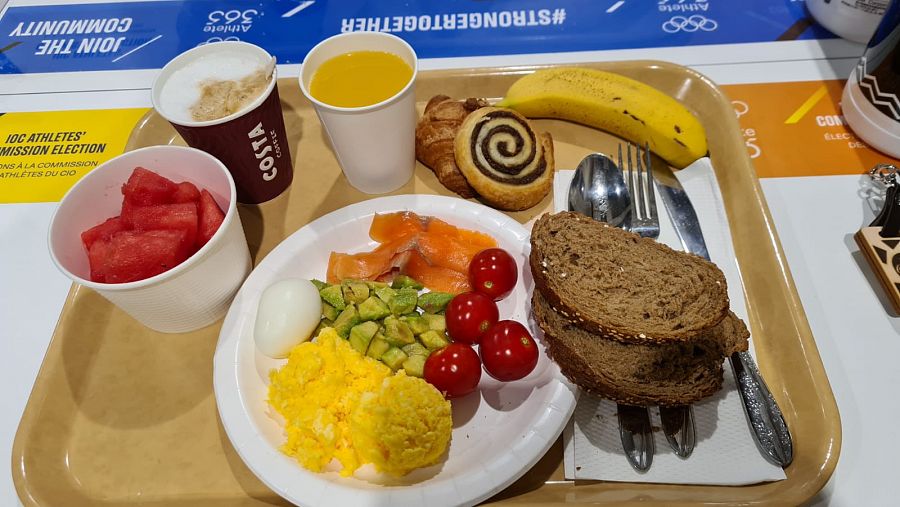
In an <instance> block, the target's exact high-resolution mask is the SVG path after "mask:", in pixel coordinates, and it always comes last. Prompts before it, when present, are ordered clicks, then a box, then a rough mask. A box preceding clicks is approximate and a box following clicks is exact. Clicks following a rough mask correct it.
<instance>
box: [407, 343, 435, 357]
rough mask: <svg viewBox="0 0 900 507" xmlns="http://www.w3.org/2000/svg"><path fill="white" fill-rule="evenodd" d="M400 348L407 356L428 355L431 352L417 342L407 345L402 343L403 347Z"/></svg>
mask: <svg viewBox="0 0 900 507" xmlns="http://www.w3.org/2000/svg"><path fill="white" fill-rule="evenodd" d="M400 350H402V351H403V353H404V354H406V355H407V356H410V357H412V356H425V357H428V354H431V352H430V351H429V350H428V349H426V348H425V347H423V346H422V344H421V343H419V342H416V343H410V344H409V345H404V346H403V347H401V348H400Z"/></svg>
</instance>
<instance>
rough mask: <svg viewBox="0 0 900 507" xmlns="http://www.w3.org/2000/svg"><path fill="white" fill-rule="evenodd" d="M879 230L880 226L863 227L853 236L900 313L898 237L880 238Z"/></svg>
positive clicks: (899, 239) (899, 254)
mask: <svg viewBox="0 0 900 507" xmlns="http://www.w3.org/2000/svg"><path fill="white" fill-rule="evenodd" d="M879 232H881V227H864V228H862V229H860V230H859V232H857V233H856V234H855V235H854V236H853V237H854V238H855V239H856V243H857V244H859V248H860V250H862V252H863V253H864V254H865V255H866V259H867V260H868V261H869V265H871V266H872V271H874V272H875V273H876V274H877V275H878V279H879V280H881V285H882V286H884V290H885V291H886V292H887V294H888V297H889V298H890V299H891V304H893V306H894V311H895V312H897V313H900V238H882V237H881V235H880V234H879Z"/></svg>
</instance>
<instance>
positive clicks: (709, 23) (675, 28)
mask: <svg viewBox="0 0 900 507" xmlns="http://www.w3.org/2000/svg"><path fill="white" fill-rule="evenodd" d="M716 28H719V23H717V22H716V20H714V19H712V18H707V17H706V16H702V15H700V14H694V15H693V16H689V17H685V16H672V18H671V19H669V20H668V21H666V22H665V23H663V24H662V29H663V31H664V32H666V33H678V32H696V31H697V30H702V31H704V32H712V31H713V30H715V29H716Z"/></svg>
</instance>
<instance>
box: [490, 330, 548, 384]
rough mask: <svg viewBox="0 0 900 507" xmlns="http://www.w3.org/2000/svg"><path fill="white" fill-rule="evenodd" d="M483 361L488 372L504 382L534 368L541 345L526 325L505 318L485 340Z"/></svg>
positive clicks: (524, 374)
mask: <svg viewBox="0 0 900 507" xmlns="http://www.w3.org/2000/svg"><path fill="white" fill-rule="evenodd" d="M479 348H480V352H481V361H482V362H483V363H484V369H485V371H487V372H488V375H490V376H492V377H494V378H495V379H497V380H501V381H503V382H509V381H511V380H519V379H520V378H522V377H524V376H526V375H528V374H529V373H531V371H532V370H534V367H535V366H536V365H537V362H538V348H537V343H535V341H534V338H532V337H531V333H529V332H528V330H527V329H525V326H523V325H522V324H519V323H518V322H515V321H512V320H501V321H500V322H498V323H497V324H495V325H494V327H492V328H491V329H490V330H489V331H488V332H487V334H485V335H484V336H483V337H482V339H481V346H480V347H479Z"/></svg>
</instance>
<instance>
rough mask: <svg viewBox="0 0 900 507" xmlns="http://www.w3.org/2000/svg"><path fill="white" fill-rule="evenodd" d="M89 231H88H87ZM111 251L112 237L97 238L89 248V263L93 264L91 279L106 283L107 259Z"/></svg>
mask: <svg viewBox="0 0 900 507" xmlns="http://www.w3.org/2000/svg"><path fill="white" fill-rule="evenodd" d="M85 232H87V231H85ZM109 252H110V238H109V237H106V238H97V239H96V240H94V241H93V242H92V243H91V246H90V247H89V248H88V263H89V264H90V266H91V281H93V282H97V283H106V259H107V258H108V257H109Z"/></svg>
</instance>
